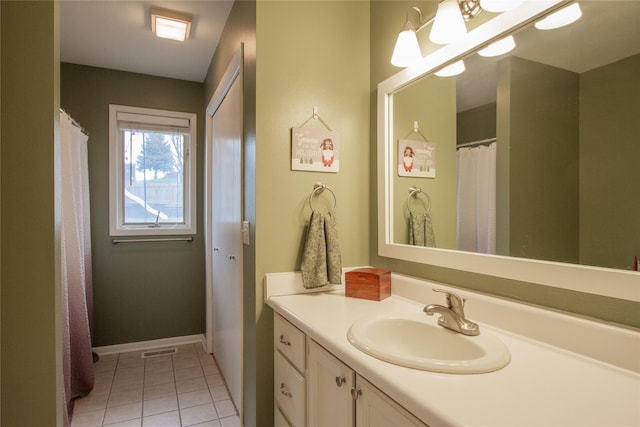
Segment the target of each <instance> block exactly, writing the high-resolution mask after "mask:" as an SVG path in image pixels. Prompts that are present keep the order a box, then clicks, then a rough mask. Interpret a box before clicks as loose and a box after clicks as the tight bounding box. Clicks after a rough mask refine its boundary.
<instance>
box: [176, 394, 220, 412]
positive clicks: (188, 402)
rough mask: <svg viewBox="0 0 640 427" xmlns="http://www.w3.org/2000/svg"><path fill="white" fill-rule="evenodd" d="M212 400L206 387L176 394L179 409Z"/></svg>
mask: <svg viewBox="0 0 640 427" xmlns="http://www.w3.org/2000/svg"><path fill="white" fill-rule="evenodd" d="M212 402H213V400H212V399H211V393H210V392H209V390H207V389H203V390H197V391H192V392H190V393H184V394H179V395H178V403H179V405H180V409H184V408H189V407H191V406H198V405H203V404H205V403H212Z"/></svg>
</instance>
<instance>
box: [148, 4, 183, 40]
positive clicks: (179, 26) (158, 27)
mask: <svg viewBox="0 0 640 427" xmlns="http://www.w3.org/2000/svg"><path fill="white" fill-rule="evenodd" d="M151 31H153V33H154V34H155V35H156V36H158V37H161V38H163V39H170V40H177V41H181V42H183V41H185V40H186V39H187V38H189V32H190V31H191V15H187V14H185V13H180V12H174V11H171V10H166V9H160V8H157V7H152V8H151Z"/></svg>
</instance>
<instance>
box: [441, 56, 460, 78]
mask: <svg viewBox="0 0 640 427" xmlns="http://www.w3.org/2000/svg"><path fill="white" fill-rule="evenodd" d="M464 70H465V66H464V61H463V60H460V61H458V62H454V63H453V64H451V65H447V66H446V67H444V68H443V69H441V70H440V71H436V72H435V75H436V76H438V77H451V76H457V75H458V74H462V73H463V72H464Z"/></svg>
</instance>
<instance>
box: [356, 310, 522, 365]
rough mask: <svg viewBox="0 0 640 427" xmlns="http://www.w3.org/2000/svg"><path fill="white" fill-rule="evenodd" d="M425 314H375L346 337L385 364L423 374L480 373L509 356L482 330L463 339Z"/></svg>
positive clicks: (362, 321) (505, 350) (502, 361)
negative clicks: (415, 370)
mask: <svg viewBox="0 0 640 427" xmlns="http://www.w3.org/2000/svg"><path fill="white" fill-rule="evenodd" d="M434 320H435V319H433V318H431V317H427V315H426V314H423V313H420V314H416V315H404V314H402V315H389V314H386V315H378V316H372V317H366V318H363V319H360V320H358V321H356V322H355V323H354V324H353V325H351V328H349V331H348V332H347V338H348V339H349V342H351V344H353V345H354V346H355V347H356V348H358V349H359V350H361V351H363V352H365V353H367V354H369V355H371V356H373V357H375V358H377V359H380V360H384V361H385V362H389V363H393V364H396V365H400V366H406V367H409V368H415V369H421V370H425V371H434V372H444V373H453V374H479V373H484V372H492V371H496V370H498V369H501V368H504V367H505V366H506V365H507V364H508V363H509V361H510V360H511V353H509V349H508V348H507V347H506V346H505V345H504V343H503V342H502V341H500V339H498V337H496V336H495V335H493V334H492V333H491V332H488V331H486V330H484V329H482V328H481V329H480V335H477V336H475V337H472V336H466V335H462V334H459V333H457V332H454V331H451V330H449V329H445V328H443V327H442V326H439V325H437V324H436V323H435V321H434Z"/></svg>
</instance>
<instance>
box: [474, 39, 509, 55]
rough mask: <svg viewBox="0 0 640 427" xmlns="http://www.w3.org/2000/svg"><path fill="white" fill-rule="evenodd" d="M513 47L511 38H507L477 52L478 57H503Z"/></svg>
mask: <svg viewBox="0 0 640 427" xmlns="http://www.w3.org/2000/svg"><path fill="white" fill-rule="evenodd" d="M514 47H516V41H515V40H514V39H513V36H508V37H505V38H503V39H502V40H498V41H497V42H494V43H491V44H490V45H489V46H487V47H485V48H484V49H481V50H479V51H478V55H480V56H485V57H491V56H499V55H504V54H505V53H507V52H511V51H512V50H513V48H514Z"/></svg>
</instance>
